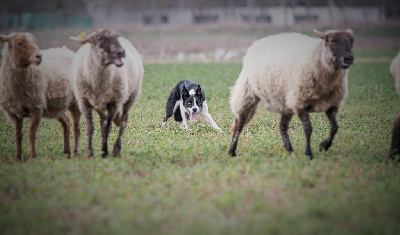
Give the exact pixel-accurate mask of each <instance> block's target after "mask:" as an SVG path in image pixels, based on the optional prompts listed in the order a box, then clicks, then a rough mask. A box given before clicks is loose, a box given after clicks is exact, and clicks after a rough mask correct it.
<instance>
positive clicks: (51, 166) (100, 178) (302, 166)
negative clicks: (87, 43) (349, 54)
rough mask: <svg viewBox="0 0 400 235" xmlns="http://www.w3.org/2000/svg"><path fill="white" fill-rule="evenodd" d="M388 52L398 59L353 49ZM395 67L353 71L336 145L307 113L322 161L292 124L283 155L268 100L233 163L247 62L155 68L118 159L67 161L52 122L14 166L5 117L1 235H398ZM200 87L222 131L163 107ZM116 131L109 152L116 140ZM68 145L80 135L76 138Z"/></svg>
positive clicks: (321, 120)
mask: <svg viewBox="0 0 400 235" xmlns="http://www.w3.org/2000/svg"><path fill="white" fill-rule="evenodd" d="M357 53H364V54H363V55H366V56H368V55H369V54H368V53H370V54H371V56H374V55H375V54H380V55H383V56H387V57H392V56H394V55H395V53H396V52H395V51H394V52H393V51H378V52H377V51H372V52H368V51H367V52H365V51H363V52H356V57H357ZM388 68H389V62H388V61H384V62H357V61H356V63H355V64H354V65H353V66H352V67H351V68H350V72H349V95H348V97H347V99H346V101H345V104H344V106H343V108H342V110H341V112H340V113H339V115H338V121H339V125H340V128H339V131H338V134H337V135H336V138H335V140H334V142H333V146H332V147H331V148H330V149H329V151H327V152H319V151H318V146H319V143H320V141H322V140H323V139H325V138H326V137H327V136H328V134H329V122H328V121H327V119H326V117H325V115H324V114H321V113H319V114H311V118H312V119H311V122H312V124H313V128H314V131H313V134H312V143H311V147H312V150H313V153H314V157H315V158H314V160H312V161H310V160H308V159H307V157H306V156H304V155H303V153H304V146H305V137H304V133H303V130H302V127H301V124H300V122H299V119H298V118H297V117H295V118H294V120H293V121H292V122H291V125H290V130H289V134H290V136H291V140H292V145H293V148H294V152H293V153H288V152H286V150H285V149H284V146H283V142H282V139H281V136H280V133H279V118H280V116H279V115H277V114H273V113H270V112H268V111H266V110H265V109H264V108H263V107H262V105H259V108H258V111H257V114H256V115H255V117H254V119H253V120H252V121H251V122H250V123H249V124H248V125H247V126H246V128H245V129H244V131H243V133H242V135H241V137H240V139H239V144H238V152H237V153H238V156H237V157H236V158H231V157H229V156H228V154H227V151H228V147H229V144H230V141H231V137H232V136H231V132H230V131H229V129H230V125H231V123H232V121H233V120H234V117H233V115H232V113H231V112H230V108H229V88H230V87H231V86H232V85H233V84H234V82H235V81H236V78H237V76H238V74H239V72H240V69H241V64H240V63H219V64H213V63H206V64H196V63H179V64H146V65H145V77H144V81H143V89H142V95H141V97H140V100H139V101H138V103H137V104H136V105H135V106H134V108H133V110H132V112H131V115H130V117H129V124H128V127H127V128H126V132H125V135H124V137H123V145H122V148H123V149H122V154H121V157H118V158H114V157H109V158H106V159H103V158H101V152H100V143H101V133H100V128H99V123H98V115H97V114H96V115H94V116H95V117H96V119H95V138H94V148H95V157H94V158H93V159H87V158H86V147H87V138H86V131H85V127H86V124H85V120H83V121H82V124H81V125H82V127H81V129H82V135H81V144H80V146H81V147H80V152H79V154H78V156H77V157H75V158H72V159H68V158H67V156H66V155H64V154H62V135H61V126H60V124H59V123H58V122H56V121H54V120H43V121H42V122H41V125H40V127H39V131H38V139H37V155H38V157H37V158H36V159H33V160H32V159H29V145H28V141H27V124H28V123H27V121H25V122H24V139H23V157H24V160H23V162H16V161H15V140H14V128H13V126H12V124H11V122H9V121H8V120H7V119H6V117H5V115H4V114H3V113H1V115H0V133H1V135H0V179H1V180H0V231H1V233H2V234H64V233H69V234H398V233H399V231H400V224H399V221H400V187H399V186H400V165H399V163H398V162H396V161H390V160H388V159H387V155H388V152H389V146H390V137H391V129H392V124H393V121H394V119H395V117H396V114H397V112H398V111H399V105H398V104H399V97H398V95H397V94H396V92H395V89H394V85H393V77H392V76H391V75H390V73H389V69H388ZM184 79H190V80H192V81H195V82H197V83H199V84H201V86H202V88H203V89H204V91H205V95H206V98H207V103H208V106H209V109H210V113H211V115H212V117H213V118H214V120H215V121H216V123H217V124H218V125H219V126H220V127H221V128H222V129H223V133H222V134H220V133H218V132H216V131H215V130H213V129H212V128H211V127H210V126H209V125H208V124H207V123H206V122H204V121H203V120H202V118H201V117H200V118H199V121H198V122H196V123H189V127H190V129H189V131H188V132H183V131H182V130H181V129H180V128H179V125H178V124H177V123H174V122H173V121H172V119H170V120H169V122H168V123H167V126H166V127H164V128H163V127H161V122H162V120H163V117H164V115H165V102H166V99H167V97H168V95H169V92H170V90H171V89H172V88H173V86H174V85H175V84H176V83H177V82H178V81H180V80H184ZM117 133H118V132H117V129H116V128H115V127H113V129H112V131H111V134H110V136H111V137H110V142H109V146H111V145H112V144H113V142H114V140H115V139H116V136H117ZM71 141H72V137H71Z"/></svg>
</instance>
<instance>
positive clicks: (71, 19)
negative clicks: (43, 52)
mask: <svg viewBox="0 0 400 235" xmlns="http://www.w3.org/2000/svg"><path fill="white" fill-rule="evenodd" d="M92 25H93V21H92V17H90V16H89V15H78V14H76V15H69V16H65V15H62V14H60V13H24V14H21V15H13V14H7V15H0V29H25V30H32V29H46V28H50V29H55V28H60V27H64V28H89V27H91V26H92Z"/></svg>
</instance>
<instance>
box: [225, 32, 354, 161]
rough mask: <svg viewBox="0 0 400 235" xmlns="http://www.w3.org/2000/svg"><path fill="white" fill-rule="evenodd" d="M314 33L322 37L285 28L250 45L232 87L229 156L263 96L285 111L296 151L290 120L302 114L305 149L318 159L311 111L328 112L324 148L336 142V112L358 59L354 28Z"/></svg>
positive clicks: (284, 129)
mask: <svg viewBox="0 0 400 235" xmlns="http://www.w3.org/2000/svg"><path fill="white" fill-rule="evenodd" d="M314 32H315V33H316V34H317V35H318V36H319V37H320V39H319V38H312V37H309V36H306V35H302V34H299V33H283V34H278V35H273V36H269V37H266V38H262V39H260V40H258V41H256V42H254V43H253V45H251V46H250V47H249V49H248V51H247V54H246V55H245V57H244V59H243V68H242V71H241V73H240V75H239V78H238V80H237V81H236V84H235V85H234V87H233V88H232V90H231V98H230V105H231V108H232V112H233V114H234V115H235V117H236V119H235V122H234V123H233V125H232V129H233V138H232V142H231V146H230V149H229V154H230V155H232V156H236V147H237V141H238V138H239V135H240V133H241V131H242V129H243V127H244V125H245V124H246V123H247V122H249V121H250V120H251V118H252V117H253V115H254V114H255V112H256V109H257V104H258V102H259V101H260V100H262V101H263V104H264V105H265V107H266V108H267V109H268V110H269V111H271V112H275V113H280V114H281V122H280V130H281V134H282V139H283V142H284V144H285V148H286V149H287V150H288V151H293V148H292V145H291V143H290V139H289V135H288V129H289V123H290V120H291V118H292V116H293V115H294V114H297V115H298V116H299V118H300V120H301V121H302V123H303V128H304V132H305V134H306V139H307V143H306V151H305V154H306V155H307V156H309V157H310V159H312V158H313V155H312V152H311V148H310V137H311V132H312V126H311V123H310V120H309V112H325V113H326V115H327V117H328V118H329V120H330V123H331V133H330V136H329V138H327V139H326V140H324V141H323V142H322V143H321V144H320V150H321V149H325V150H327V149H328V148H329V147H330V146H331V144H332V139H333V137H334V135H335V134H336V131H337V129H338V125H337V120H336V115H337V113H338V111H339V109H340V107H341V106H342V104H343V101H344V99H345V97H346V95H347V73H348V70H347V68H348V67H349V66H350V65H351V64H352V63H353V58H354V57H353V53H352V51H351V49H352V46H353V40H354V39H353V31H352V30H351V29H348V30H347V31H334V30H330V31H327V32H325V33H322V32H319V31H317V30H314ZM321 39H322V40H321Z"/></svg>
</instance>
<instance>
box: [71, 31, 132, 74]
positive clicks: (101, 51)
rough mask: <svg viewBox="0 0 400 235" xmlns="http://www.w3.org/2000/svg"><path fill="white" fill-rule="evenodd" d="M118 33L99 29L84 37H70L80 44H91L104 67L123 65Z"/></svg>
mask: <svg viewBox="0 0 400 235" xmlns="http://www.w3.org/2000/svg"><path fill="white" fill-rule="evenodd" d="M118 37H119V35H118V33H116V32H114V31H113V30H111V29H99V30H98V31H97V32H94V33H92V34H90V35H88V36H86V37H70V38H71V39H72V40H75V41H77V42H79V43H81V44H85V43H87V42H88V43H91V44H92V45H93V49H94V50H95V51H96V54H97V55H98V56H99V58H100V60H101V61H102V62H103V64H104V65H110V64H115V65H116V66H117V67H121V66H122V65H124V62H123V61H122V58H124V57H125V50H124V48H122V46H121V44H120V43H119V41H118Z"/></svg>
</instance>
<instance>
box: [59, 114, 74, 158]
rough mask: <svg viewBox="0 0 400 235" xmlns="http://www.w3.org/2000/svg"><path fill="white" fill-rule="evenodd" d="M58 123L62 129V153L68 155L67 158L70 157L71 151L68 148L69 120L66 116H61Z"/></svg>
mask: <svg viewBox="0 0 400 235" xmlns="http://www.w3.org/2000/svg"><path fill="white" fill-rule="evenodd" d="M58 121H59V122H60V123H61V125H62V127H63V133H64V146H63V147H64V153H66V154H68V157H69V156H70V155H71V150H70V148H69V120H68V117H67V115H65V114H63V115H62V116H61V117H60V118H59V119H58Z"/></svg>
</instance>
